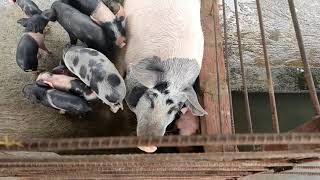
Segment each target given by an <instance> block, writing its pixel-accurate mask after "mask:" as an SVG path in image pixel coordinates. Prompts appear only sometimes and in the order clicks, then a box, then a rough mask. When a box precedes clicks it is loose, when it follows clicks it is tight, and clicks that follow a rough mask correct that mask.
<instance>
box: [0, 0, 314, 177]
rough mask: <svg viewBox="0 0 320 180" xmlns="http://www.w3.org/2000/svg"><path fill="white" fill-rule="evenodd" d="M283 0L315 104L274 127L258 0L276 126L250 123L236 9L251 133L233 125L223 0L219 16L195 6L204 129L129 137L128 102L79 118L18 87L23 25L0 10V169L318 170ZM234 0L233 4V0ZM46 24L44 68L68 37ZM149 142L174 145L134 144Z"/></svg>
mask: <svg viewBox="0 0 320 180" xmlns="http://www.w3.org/2000/svg"><path fill="white" fill-rule="evenodd" d="M35 2H36V3H38V4H39V5H40V6H42V7H45V6H46V4H45V3H43V2H42V3H41V2H40V1H35ZM223 2H224V1H223ZM288 2H289V5H290V10H291V11H290V12H291V14H292V16H291V17H290V18H292V20H293V25H294V29H295V31H296V36H297V43H298V44H299V47H300V52H301V62H303V65H304V69H305V79H306V84H307V86H308V88H309V90H308V92H309V94H310V98H311V102H312V104H313V107H314V112H315V116H314V119H313V120H311V121H310V122H308V123H306V124H303V125H301V126H299V127H297V128H296V129H294V130H292V131H290V132H289V133H287V132H283V133H280V132H279V123H278V118H277V108H276V98H275V96H274V90H273V81H272V76H271V67H270V63H269V58H268V52H267V44H266V42H265V30H264V25H263V16H262V15H261V7H260V6H261V5H260V0H256V3H257V7H258V8H257V10H258V17H259V22H260V29H261V40H262V41H261V44H262V49H263V53H264V62H265V67H266V72H267V76H266V77H267V79H265V81H266V83H267V87H268V92H269V97H270V107H271V109H272V121H270V123H272V125H273V132H270V134H257V133H254V132H253V129H252V119H251V115H250V104H249V101H248V90H247V81H246V76H245V72H246V69H245V66H244V63H243V55H242V50H243V47H242V42H241V40H242V39H241V29H240V28H241V27H240V23H239V21H238V19H239V17H238V12H237V10H238V9H237V8H236V9H235V11H236V12H235V14H236V17H235V18H236V22H237V23H236V25H237V37H238V39H237V40H238V43H237V45H238V47H239V59H240V62H241V63H240V64H241V75H242V79H243V81H242V83H243V84H242V85H243V86H242V87H243V89H242V92H243V93H244V97H245V99H244V102H245V103H244V104H245V109H246V111H245V112H243V113H244V114H245V115H246V119H247V124H248V133H247V134H237V133H236V132H235V128H234V127H235V121H234V118H233V113H232V109H233V107H232V102H231V90H230V85H229V70H228V68H226V67H229V65H228V58H227V56H226V55H227V54H228V52H227V51H228V48H226V47H227V44H228V38H227V37H228V31H226V29H227V26H228V24H227V23H223V24H224V26H223V27H222V26H221V25H220V22H219V21H220V19H222V20H226V17H225V6H223V10H224V11H223V12H224V13H222V16H221V15H220V14H219V6H218V2H217V1H215V0H203V1H202V10H201V14H202V25H203V31H204V35H205V51H204V61H203V68H202V72H201V74H200V77H199V81H198V83H197V85H198V89H199V91H198V92H199V95H200V97H201V98H200V99H201V100H202V104H203V106H204V107H205V110H206V111H207V112H208V113H209V115H208V116H205V117H204V118H202V119H201V121H200V122H201V134H199V135H197V136H165V137H152V138H144V137H140V138H137V137H134V135H135V131H134V130H135V122H134V115H133V114H132V113H130V112H129V111H128V109H127V108H126V110H125V111H124V113H120V114H119V113H118V114H116V115H114V114H112V113H110V112H109V111H107V107H105V106H103V105H101V104H99V103H97V104H95V105H94V109H95V110H94V112H93V113H91V114H88V115H87V116H85V117H82V118H81V119H79V118H74V117H68V116H64V115H59V114H58V113H57V112H56V111H53V110H49V109H47V108H45V107H41V106H39V105H35V104H31V103H30V102H29V101H27V100H25V99H23V98H22V94H21V89H22V88H23V86H24V85H25V84H26V83H28V82H32V81H33V80H34V78H35V77H33V76H31V75H28V74H25V73H22V72H21V71H19V70H18V68H17V65H16V64H15V61H14V54H15V48H16V42H17V41H18V39H19V38H20V36H17V34H21V32H22V28H12V27H16V26H17V25H16V17H21V16H22V13H21V12H20V11H17V10H14V9H13V7H8V8H6V9H4V11H2V12H1V15H3V16H2V17H7V20H6V22H5V23H4V22H2V23H0V26H1V32H2V33H1V42H2V43H1V48H0V49H1V52H2V55H3V56H4V57H3V59H4V62H3V63H2V65H1V66H0V68H1V71H0V72H1V78H0V80H1V89H0V91H1V93H0V94H1V95H0V106H1V110H0V150H1V151H0V177H22V178H41V179H44V178H65V179H70V178H72V179H98V178H109V179H161V178H163V179H170V178H173V179H179V178H180V179H215V178H216V179H238V178H241V177H244V176H250V175H254V174H264V175H274V174H280V175H301V174H302V175H309V176H319V175H320V173H319V172H317V171H316V170H317V169H319V166H307V165H306V164H305V163H306V162H310V161H317V160H319V157H320V153H319V151H317V149H318V148H319V145H318V144H319V143H320V134H319V125H320V106H319V102H318V99H317V95H316V89H315V86H314V83H313V79H312V75H311V72H310V68H309V64H308V61H307V58H306V55H305V50H304V47H303V40H302V37H301V32H300V27H299V23H298V21H297V17H296V13H295V7H294V1H293V0H288ZM234 3H235V4H237V3H238V2H237V0H235V1H234ZM223 4H224V3H223ZM235 7H238V6H237V5H235ZM2 19H4V18H2ZM50 26H51V27H52V28H51V29H52V31H50V30H49V32H48V35H47V38H46V44H47V46H48V48H49V49H50V50H52V51H53V55H49V56H45V57H42V58H41V60H40V67H41V68H44V69H46V68H53V67H55V65H56V64H57V63H58V61H59V58H60V57H61V52H62V48H63V46H61V44H65V43H66V40H67V39H68V38H67V36H66V34H65V33H62V32H63V31H62V30H61V28H60V27H59V26H58V24H50ZM56 29H58V30H56ZM221 29H223V31H221ZM222 32H223V33H222ZM50 33H52V34H51V35H50ZM57 34H59V35H60V36H57ZM222 35H223V36H222ZM222 37H224V40H223V38H222ZM60 43H61V44H60ZM224 50H225V51H224ZM8 52H10V53H8ZM225 64H226V66H225ZM127 113H129V114H127ZM130 135H131V136H130ZM149 144H155V145H157V146H158V147H171V148H169V149H160V151H158V153H156V154H143V153H141V152H140V151H138V150H137V148H136V147H137V146H140V145H149ZM172 147H179V148H178V149H176V148H172ZM195 147H196V148H195ZM178 152H180V153H178Z"/></svg>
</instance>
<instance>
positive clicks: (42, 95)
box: [23, 82, 92, 115]
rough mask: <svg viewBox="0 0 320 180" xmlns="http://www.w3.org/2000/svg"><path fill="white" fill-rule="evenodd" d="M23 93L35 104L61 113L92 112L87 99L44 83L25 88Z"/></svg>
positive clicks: (78, 113) (77, 113)
mask: <svg viewBox="0 0 320 180" xmlns="http://www.w3.org/2000/svg"><path fill="white" fill-rule="evenodd" d="M23 93H24V95H25V97H27V98H28V99H30V100H32V101H33V102H37V103H41V104H42V105H44V106H47V107H50V108H53V109H57V110H60V112H61V113H70V114H75V115H82V114H85V113H87V112H90V111H92V109H91V108H90V107H89V105H88V103H87V101H86V100H85V99H83V98H81V97H79V96H75V95H72V94H70V93H66V92H63V91H59V90H56V89H52V88H51V87H49V86H47V84H43V83H42V82H37V84H32V85H27V86H25V87H24V89H23Z"/></svg>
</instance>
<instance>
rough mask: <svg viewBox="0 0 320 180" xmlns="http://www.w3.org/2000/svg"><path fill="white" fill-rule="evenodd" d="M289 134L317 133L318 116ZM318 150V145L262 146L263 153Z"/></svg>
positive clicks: (319, 118) (319, 121) (318, 128)
mask: <svg viewBox="0 0 320 180" xmlns="http://www.w3.org/2000/svg"><path fill="white" fill-rule="evenodd" d="M290 132H291V133H311V132H313V133H318V132H320V116H316V117H314V118H313V119H312V120H311V121H308V122H306V123H304V124H302V125H300V126H298V127H297V128H295V129H293V130H291V131H290ZM317 148H320V145H303V146H301V145H300V146H298V145H266V146H263V149H264V150H265V151H282V150H307V149H308V150H309V149H317Z"/></svg>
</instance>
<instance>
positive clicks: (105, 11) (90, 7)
mask: <svg viewBox="0 0 320 180" xmlns="http://www.w3.org/2000/svg"><path fill="white" fill-rule="evenodd" d="M63 2H65V3H67V4H70V5H71V6H73V7H75V8H76V9H78V10H79V11H80V12H82V13H84V14H86V15H88V16H90V18H91V19H92V20H93V21H94V22H96V23H97V24H99V25H100V26H101V28H102V29H103V31H104V32H105V34H106V36H107V38H108V39H110V40H111V41H113V42H114V43H115V44H116V45H117V46H118V47H120V48H122V47H124V46H125V45H126V38H125V30H124V27H123V26H122V24H121V22H122V21H124V18H125V17H124V13H123V9H122V11H121V12H119V10H120V9H119V10H118V13H119V15H120V14H122V15H123V16H119V17H117V16H115V15H114V14H113V12H112V11H111V10H110V9H109V8H108V7H107V6H106V5H105V4H104V3H103V2H102V1H100V0H90V1H88V0H63ZM109 4H110V5H114V3H109Z"/></svg>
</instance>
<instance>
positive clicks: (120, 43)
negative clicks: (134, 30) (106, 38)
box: [116, 36, 127, 48]
mask: <svg viewBox="0 0 320 180" xmlns="http://www.w3.org/2000/svg"><path fill="white" fill-rule="evenodd" d="M116 44H117V46H118V47H119V48H123V47H124V46H126V44H127V41H126V38H125V37H124V36H120V37H118V38H117V41H116Z"/></svg>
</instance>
